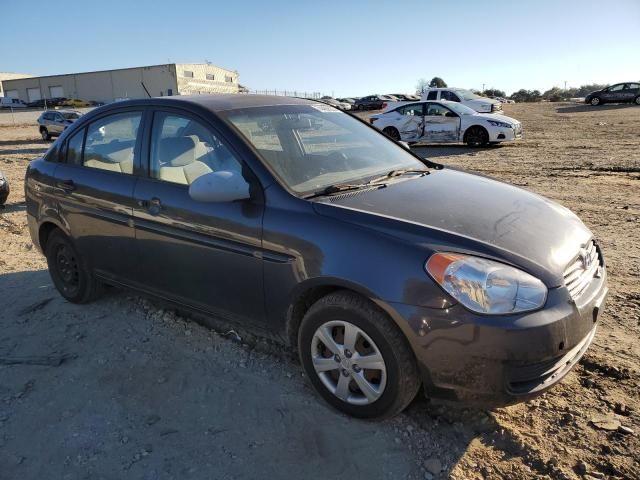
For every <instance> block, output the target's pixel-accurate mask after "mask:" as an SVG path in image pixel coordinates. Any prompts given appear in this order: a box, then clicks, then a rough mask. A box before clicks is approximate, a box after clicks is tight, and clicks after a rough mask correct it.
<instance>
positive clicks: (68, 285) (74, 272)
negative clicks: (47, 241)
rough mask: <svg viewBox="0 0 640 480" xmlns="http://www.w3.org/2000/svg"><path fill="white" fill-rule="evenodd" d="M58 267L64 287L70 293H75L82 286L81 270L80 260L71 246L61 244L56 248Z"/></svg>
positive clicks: (59, 276)
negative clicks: (79, 267)
mask: <svg viewBox="0 0 640 480" xmlns="http://www.w3.org/2000/svg"><path fill="white" fill-rule="evenodd" d="M55 260H56V269H57V273H58V278H59V279H60V283H61V284H62V288H63V289H64V291H65V292H66V293H68V294H73V293H74V292H76V291H77V290H78V287H79V286H80V271H79V269H78V261H77V259H76V256H75V255H74V253H73V251H72V250H71V248H70V247H69V246H67V245H60V246H59V247H58V249H57V250H56V257H55Z"/></svg>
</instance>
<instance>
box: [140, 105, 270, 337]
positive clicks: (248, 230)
mask: <svg viewBox="0 0 640 480" xmlns="http://www.w3.org/2000/svg"><path fill="white" fill-rule="evenodd" d="M152 117H153V118H152V121H151V127H150V128H148V132H147V133H146V134H145V135H147V136H148V137H149V142H145V143H146V144H147V145H148V146H149V147H148V149H147V150H146V153H145V159H146V161H145V164H146V165H147V171H148V175H147V177H145V178H144V179H140V180H139V181H138V183H137V184H136V188H135V192H134V198H135V202H136V206H135V208H134V213H133V215H134V221H135V230H136V242H137V258H138V261H139V264H140V268H139V270H138V277H137V278H136V282H137V284H138V285H139V286H140V287H142V288H143V289H145V290H148V291H150V292H152V293H154V294H156V295H161V296H163V297H164V298H169V299H171V300H173V301H175V302H178V303H181V304H183V305H186V306H189V307H191V308H195V309H198V310H203V311H206V312H210V313H213V314H215V315H219V316H222V317H226V318H230V319H238V320H241V321H250V322H256V323H258V324H261V323H262V320H263V319H264V298H263V274H262V217H263V210H264V206H263V204H262V191H261V188H260V187H259V185H256V184H255V182H256V181H257V180H254V179H253V177H252V174H251V172H250V171H249V170H248V167H247V166H246V165H245V164H244V162H243V161H242V160H241V159H240V158H239V157H238V156H237V154H235V153H234V152H233V150H232V149H231V148H230V147H229V145H228V144H227V143H226V142H225V141H224V140H223V139H222V138H221V136H220V135H219V134H218V133H217V132H216V131H215V130H213V128H212V125H211V124H210V123H209V121H208V120H207V119H203V118H201V117H196V116H193V115H191V114H190V113H188V112H186V111H183V110H180V109H178V110H172V109H167V110H163V109H158V110H156V111H154V112H153V115H152ZM220 170H228V171H233V172H235V173H237V174H238V175H242V176H243V177H245V178H246V179H247V180H248V181H249V182H251V184H252V185H253V187H252V191H253V195H252V198H251V199H248V200H239V201H230V202H218V203H211V202H201V201H196V200H193V199H192V198H191V197H190V196H189V186H190V184H192V183H193V182H194V181H195V180H196V179H197V178H199V177H200V176H201V175H204V174H207V173H210V172H213V171H220Z"/></svg>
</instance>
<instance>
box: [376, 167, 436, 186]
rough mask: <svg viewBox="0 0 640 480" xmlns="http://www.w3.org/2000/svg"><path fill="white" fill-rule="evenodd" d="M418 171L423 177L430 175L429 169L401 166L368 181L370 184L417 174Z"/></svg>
mask: <svg viewBox="0 0 640 480" xmlns="http://www.w3.org/2000/svg"><path fill="white" fill-rule="evenodd" d="M416 173H418V174H420V176H421V177H423V176H425V175H429V170H420V169H414V168H400V169H396V170H391V171H390V172H389V173H387V174H386V175H383V176H382V177H378V178H374V179H373V180H369V182H367V183H369V184H371V183H378V182H380V181H382V180H388V179H389V178H393V177H400V176H402V175H407V174H416Z"/></svg>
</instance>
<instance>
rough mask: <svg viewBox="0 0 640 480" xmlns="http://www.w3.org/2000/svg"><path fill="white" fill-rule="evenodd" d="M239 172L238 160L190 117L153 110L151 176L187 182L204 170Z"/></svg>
mask: <svg viewBox="0 0 640 480" xmlns="http://www.w3.org/2000/svg"><path fill="white" fill-rule="evenodd" d="M223 170H224V171H233V172H237V173H240V172H241V170H242V167H241V164H240V162H239V161H238V160H237V159H236V158H235V157H234V156H233V154H232V153H231V152H230V151H229V149H228V148H227V147H226V145H225V144H224V143H222V142H221V141H220V140H219V139H218V138H217V137H216V136H215V135H214V134H213V132H211V130H210V129H209V128H207V127H205V126H204V125H202V124H201V123H200V122H198V121H197V120H194V119H192V118H190V117H187V116H183V115H178V114H172V113H164V112H157V113H155V114H154V116H153V127H152V133H151V164H150V172H151V177H152V178H157V179H159V180H163V181H165V182H171V183H178V184H181V185H191V184H192V183H193V182H194V180H195V179H196V178H198V177H200V176H202V175H204V174H206V173H211V172H216V171H223Z"/></svg>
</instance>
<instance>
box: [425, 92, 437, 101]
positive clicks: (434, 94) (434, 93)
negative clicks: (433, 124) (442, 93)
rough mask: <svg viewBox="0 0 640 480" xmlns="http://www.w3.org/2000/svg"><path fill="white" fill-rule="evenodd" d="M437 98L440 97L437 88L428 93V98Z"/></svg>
mask: <svg viewBox="0 0 640 480" xmlns="http://www.w3.org/2000/svg"><path fill="white" fill-rule="evenodd" d="M436 98H438V92H437V91H435V90H434V91H432V92H429V94H428V95H427V100H435V99H436Z"/></svg>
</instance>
